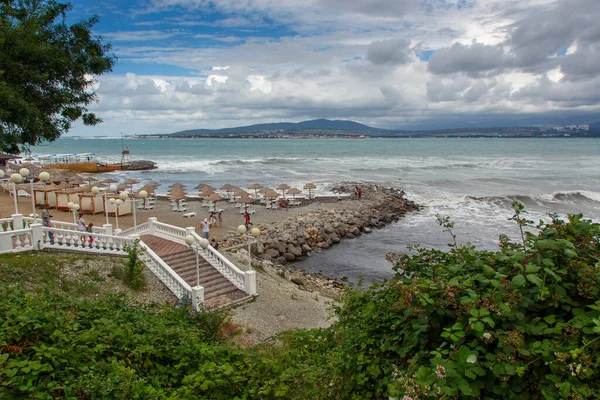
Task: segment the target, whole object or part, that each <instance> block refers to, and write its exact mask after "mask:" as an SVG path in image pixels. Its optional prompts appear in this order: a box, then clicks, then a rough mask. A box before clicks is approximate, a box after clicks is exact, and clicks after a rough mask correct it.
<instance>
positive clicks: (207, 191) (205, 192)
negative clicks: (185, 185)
mask: <svg viewBox="0 0 600 400" xmlns="http://www.w3.org/2000/svg"><path fill="white" fill-rule="evenodd" d="M214 192H215V191H214V190H212V189H209V188H204V189H203V190H202V191H201V192H200V197H208V196H210V195H211V194H213V193H214Z"/></svg>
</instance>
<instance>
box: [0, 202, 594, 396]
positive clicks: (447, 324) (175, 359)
mask: <svg viewBox="0 0 600 400" xmlns="http://www.w3.org/2000/svg"><path fill="white" fill-rule="evenodd" d="M514 220H515V221H516V223H517V226H516V228H515V229H519V228H520V229H521V232H522V241H521V242H519V243H514V242H511V241H509V240H508V239H506V238H502V239H501V241H500V248H499V250H498V251H495V252H490V251H478V250H477V249H475V248H473V247H472V246H470V245H468V244H467V245H462V246H461V245H456V244H455V243H454V236H453V235H452V228H453V225H452V223H451V222H450V221H449V220H448V219H447V218H440V223H441V225H443V227H444V228H445V229H446V230H448V231H449V233H450V234H451V235H452V236H451V238H452V242H453V244H452V245H451V246H450V248H449V250H448V251H446V252H443V251H438V250H431V249H423V248H414V249H413V255H411V256H409V255H401V254H389V255H388V258H389V259H390V261H392V263H393V264H394V269H395V270H396V272H397V273H396V275H395V277H394V278H393V279H390V280H389V281H387V282H384V283H382V284H375V285H373V286H372V287H369V288H362V289H360V288H358V289H350V288H349V289H347V290H346V292H345V294H344V295H343V296H342V299H341V303H340V305H339V306H337V307H336V308H335V310H334V312H335V314H336V315H337V318H338V321H337V322H335V323H334V324H333V325H332V326H331V327H330V328H327V329H315V330H309V331H302V330H292V331H288V332H285V333H283V334H281V335H279V337H278V338H276V339H274V340H273V341H271V342H268V343H264V344H262V345H259V346H256V347H252V348H246V349H244V348H240V347H237V346H235V345H234V344H233V343H232V341H231V340H230V338H231V335H233V334H235V330H236V327H235V326H233V325H232V324H230V323H229V322H228V318H227V314H225V313H204V312H201V313H198V314H191V313H190V312H189V311H188V310H187V309H185V308H172V307H168V306H159V305H152V306H134V305H130V304H129V303H128V301H127V298H126V295H106V296H98V297H97V298H96V297H92V298H90V296H83V297H82V296H78V295H76V294H74V293H68V291H64V290H55V288H42V287H40V286H39V285H32V284H30V283H29V282H28V281H27V277H26V276H24V275H23V274H20V273H19V271H18V269H19V268H22V265H19V264H18V263H13V262H12V260H13V259H14V258H2V260H0V262H1V265H2V267H1V270H0V285H1V286H0V309H2V310H3V312H2V313H1V314H0V324H1V325H2V330H1V333H0V366H1V368H0V382H1V385H0V397H1V398H6V399H10V398H15V399H16V398H19V399H20V398H111V399H113V398H158V399H161V398H165V399H166V398H169V399H187V398H206V399H255V398H261V399H262V398H265V399H274V398H282V399H366V398H374V399H375V398H382V399H387V398H388V397H392V398H398V399H403V400H409V399H424V398H432V399H440V398H445V399H450V398H480V399H561V398H563V399H594V398H598V397H599V388H598V384H597V382H598V381H599V378H600V377H599V373H598V368H599V362H600V361H599V355H600V298H599V290H600V285H599V284H600V274H599V271H598V261H599V260H600V226H599V225H598V224H597V223H593V222H591V221H588V220H585V219H584V218H583V217H582V216H581V215H572V216H569V217H568V219H567V220H564V221H563V220H561V219H559V218H557V217H556V216H553V218H552V221H551V222H549V223H540V224H538V226H537V227H536V228H534V227H532V226H531V225H532V223H531V221H528V220H527V219H526V218H525V217H524V210H523V209H522V206H520V205H519V204H515V216H514ZM530 232H531V233H530ZM42 264H43V263H42ZM40 268H43V266H42V267H40ZM14 277H19V279H21V281H22V282H21V283H20V284H19V285H14V284H12V282H13V278H14Z"/></svg>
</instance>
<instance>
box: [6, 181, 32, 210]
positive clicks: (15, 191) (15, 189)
mask: <svg viewBox="0 0 600 400" xmlns="http://www.w3.org/2000/svg"><path fill="white" fill-rule="evenodd" d="M27 172H29V171H27ZM22 180H23V177H22V176H21V174H17V173H15V174H12V175H11V176H10V181H11V182H12V184H13V192H14V193H13V195H14V198H15V214H18V213H19V204H18V202H17V183H21V181H22Z"/></svg>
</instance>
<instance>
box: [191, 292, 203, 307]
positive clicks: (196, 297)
mask: <svg viewBox="0 0 600 400" xmlns="http://www.w3.org/2000/svg"><path fill="white" fill-rule="evenodd" d="M202 303H204V287H202V286H194V287H193V288H192V307H193V308H194V310H196V311H199V310H200V305H201V304H202Z"/></svg>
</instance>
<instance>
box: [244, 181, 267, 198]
mask: <svg viewBox="0 0 600 400" xmlns="http://www.w3.org/2000/svg"><path fill="white" fill-rule="evenodd" d="M262 187H263V186H262V185H261V184H260V183H253V184H252V185H250V186H248V189H254V197H258V189H262Z"/></svg>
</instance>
